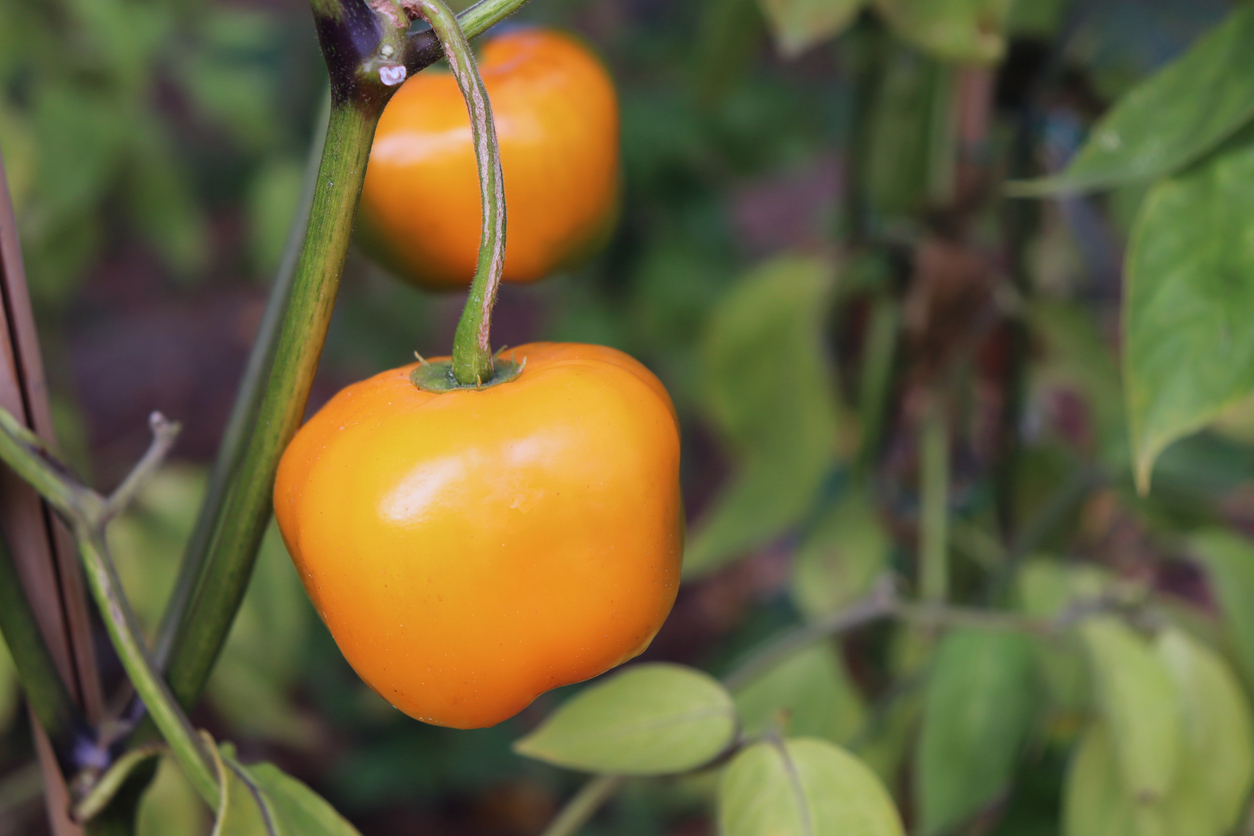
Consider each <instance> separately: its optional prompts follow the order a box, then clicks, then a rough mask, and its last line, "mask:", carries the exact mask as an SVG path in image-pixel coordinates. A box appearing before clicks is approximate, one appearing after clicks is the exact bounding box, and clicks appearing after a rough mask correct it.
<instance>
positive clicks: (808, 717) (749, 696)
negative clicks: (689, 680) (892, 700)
mask: <svg viewBox="0 0 1254 836" xmlns="http://www.w3.org/2000/svg"><path fill="white" fill-rule="evenodd" d="M736 711H737V712H738V713H739V714H740V722H741V725H742V726H743V729H744V733H745V734H747V735H755V734H762V733H764V732H766V731H768V730H769V729H771V728H774V727H776V725H777V724H779V723H780V722H781V720H782V722H783V727H784V729H785V730H786V731H787V732H788V734H791V735H794V736H797V737H821V738H823V739H824V740H830V741H831V742H833V743H844V742H845V741H847V740H848V739H849V738H850V737H851V736H853V735H854V734H855V733H856V732H857V731H858V730H859V729H861V728H862V725H863V722H864V721H865V719H866V709H865V707H864V706H863V704H862V698H861V697H860V696H859V694H858V691H857V689H856V688H855V687H854V685H853V683H852V682H850V681H849V674H848V673H847V672H846V671H845V666H844V664H843V662H842V661H841V659H840V657H839V656H838V654H837V653H836V651H835V650H834V648H832V647H830V646H828V645H825V644H814V645H811V646H810V647H808V648H806V649H805V650H801V651H798V652H797V653H794V654H793V655H791V656H789V657H788V658H786V659H785V660H784V661H783V662H780V663H779V664H778V665H776V666H775V667H773V668H771V669H770V670H768V671H767V672H766V673H764V674H762V675H761V676H759V677H758V678H757V679H754V680H753V681H752V682H750V683H748V684H747V685H746V686H745V687H743V688H741V689H740V690H739V691H737V692H736Z"/></svg>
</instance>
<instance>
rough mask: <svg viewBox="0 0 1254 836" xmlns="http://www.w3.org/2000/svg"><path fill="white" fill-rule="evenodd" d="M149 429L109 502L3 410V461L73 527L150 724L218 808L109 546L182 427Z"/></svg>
mask: <svg viewBox="0 0 1254 836" xmlns="http://www.w3.org/2000/svg"><path fill="white" fill-rule="evenodd" d="M151 423H152V430H153V443H152V445H151V446H150V447H149V449H148V452H147V453H145V454H144V457H143V458H142V459H141V460H140V462H139V464H138V465H136V467H135V469H134V470H133V471H132V473H131V474H130V475H129V476H127V478H126V479H124V480H123V482H122V484H121V486H119V488H118V489H117V490H116V491H115V492H114V493H113V495H112V496H110V497H108V498H105V497H102V496H100V495H98V494H96V493H95V492H94V491H92V490H90V489H88V488H86V487H84V486H82V485H80V484H78V483H77V482H76V481H74V480H73V479H72V478H71V477H70V476H69V469H68V468H66V467H65V466H64V465H62V464H60V463H59V462H57V461H56V460H55V459H53V458H52V456H51V455H50V454H49V452H48V451H47V449H46V448H45V447H44V446H43V444H42V442H41V441H40V440H39V439H38V438H37V437H36V436H35V435H34V434H33V433H31V432H30V431H29V430H27V429H26V428H25V427H23V426H22V425H21V424H20V423H18V421H17V419H15V418H14V417H13V416H12V415H11V414H9V413H8V412H7V411H5V410H3V409H0V459H3V460H4V461H5V463H6V464H8V465H9V466H10V467H11V468H13V470H14V471H16V472H17V473H18V474H19V475H20V476H21V477H22V478H23V479H25V480H26V481H27V482H29V483H30V484H31V486H32V487H34V488H35V490H36V491H38V492H39V494H40V495H41V496H43V498H44V499H46V500H47V501H48V503H49V504H50V505H52V507H53V508H54V509H55V510H56V512H57V513H58V514H60V515H61V517H62V518H64V519H65V521H66V522H67V523H68V524H69V525H70V528H71V530H72V531H73V533H74V538H75V541H76V542H77V545H78V552H79V557H80V558H81V560H82V562H83V569H84V574H85V575H86V576H87V585H88V587H89V588H90V589H91V593H92V597H93V598H94V599H95V601H96V606H97V607H98V608H99V610H100V615H101V618H102V619H103V620H104V624H105V629H106V631H107V632H108V634H109V639H110V641H111V642H112V643H113V647H114V650H116V651H117V654H118V658H119V659H120V660H121V662H122V667H123V668H124V669H125V671H126V674H127V677H128V678H129V679H130V681H131V683H132V684H133V685H134V686H135V690H136V691H137V692H138V693H139V695H140V697H141V698H142V699H143V700H144V704H145V705H146V706H147V708H148V714H149V716H150V717H151V718H152V720H153V722H154V723H155V724H156V726H157V728H158V729H160V730H161V734H162V736H163V737H164V738H165V740H166V743H167V744H169V746H170V751H171V753H172V754H173V755H174V757H175V758H176V759H177V760H178V762H179V765H180V766H181V767H182V768H183V771H184V772H185V773H186V775H187V778H188V780H189V781H190V782H191V784H192V786H193V787H195V789H196V791H197V792H198V793H199V794H200V795H201V797H203V798H204V799H205V801H206V802H207V803H209V804H210V805H211V806H213V805H216V804H217V801H218V798H219V793H218V782H217V778H216V776H215V775H214V772H213V762H212V761H211V760H210V758H209V755H208V754H207V753H206V752H205V751H204V749H203V748H202V745H201V742H200V738H199V737H198V736H197V734H196V731H195V730H194V729H193V728H192V725H191V722H190V721H188V719H187V716H186V715H185V714H183V712H182V711H181V710H180V709H179V707H178V703H177V702H176V701H175V699H174V695H173V694H172V693H170V689H169V688H168V687H167V685H166V683H165V681H164V680H163V679H162V678H161V677H160V676H159V675H158V674H157V672H156V669H155V668H154V667H153V664H152V659H151V658H150V657H149V654H148V647H147V645H146V644H145V643H144V638H143V633H142V631H141V630H140V628H139V623H138V622H137V621H136V619H135V615H134V613H133V612H132V611H131V607H130V604H129V603H128V602H127V600H126V595H125V593H124V592H123V589H122V583H121V580H120V579H119V578H118V574H117V569H116V568H115V567H114V565H113V561H112V560H111V559H110V558H109V548H108V544H107V543H106V541H105V525H106V523H108V521H109V520H110V519H111V518H113V517H114V516H116V515H117V514H119V513H121V511H122V510H123V509H124V508H125V505H126V503H127V502H128V501H129V500H130V499H132V498H133V497H134V495H135V493H136V492H137V491H138V489H139V487H140V485H141V484H142V482H143V481H144V479H145V478H146V477H147V476H149V475H151V473H152V472H153V470H155V468H156V467H157V466H158V464H159V463H160V462H161V460H162V459H163V458H164V457H165V454H166V453H167V452H168V451H169V449H170V447H171V445H172V444H173V442H174V438H175V437H176V436H177V435H178V425H177V424H172V423H170V422H168V421H166V420H165V419H164V418H162V417H161V416H160V415H159V414H157V413H154V414H153V417H152V421H151Z"/></svg>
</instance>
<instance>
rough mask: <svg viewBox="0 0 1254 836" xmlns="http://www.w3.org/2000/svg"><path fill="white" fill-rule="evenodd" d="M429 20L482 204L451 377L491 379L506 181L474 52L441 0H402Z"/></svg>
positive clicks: (473, 381)
mask: <svg viewBox="0 0 1254 836" xmlns="http://www.w3.org/2000/svg"><path fill="white" fill-rule="evenodd" d="M402 5H403V6H404V7H405V9H406V10H412V11H413V12H414V13H415V14H417V15H419V16H421V17H422V18H423V19H424V20H426V21H427V22H428V23H430V24H431V28H432V30H433V31H434V32H435V34H436V37H437V38H438V39H439V41H440V44H441V45H442V46H443V48H444V55H445V57H446V58H447V59H448V64H449V68H450V69H451V70H452V71H453V78H455V79H456V80H457V86H458V87H459V88H460V89H461V92H462V98H464V99H465V101H466V110H467V112H468V113H469V114H470V133H471V137H472V139H473V140H474V145H475V162H476V163H477V164H478V167H479V201H480V204H481V206H482V208H483V228H482V230H481V233H480V241H479V262H478V264H477V265H476V267H475V276H474V280H473V281H472V282H471V285H470V294H469V296H468V297H467V299H466V307H465V309H464V310H463V311H462V316H461V319H460V320H459V321H458V323H457V332H456V334H455V335H454V337H453V365H452V373H453V378H454V379H455V380H456V381H457V382H458V383H459V384H460V385H462V386H482V385H483V384H484V383H486V382H488V381H489V380H491V379H492V373H493V371H494V369H493V364H492V342H491V336H490V333H489V332H490V330H491V324H492V307H493V306H494V305H495V304H496V294H497V291H498V290H499V288H500V285H501V273H502V271H503V270H504V268H505V186H504V178H503V176H502V174H501V152H500V148H498V146H497V141H496V124H495V123H494V122H493V119H492V105H491V103H490V102H489V101H488V90H487V88H486V87H484V85H483V78H482V77H481V76H480V75H479V68H478V67H477V66H476V65H475V56H474V53H473V52H471V49H470V44H469V43H468V42H467V40H466V36H465V35H464V34H463V33H462V30H461V28H460V27H459V26H458V22H457V18H456V17H455V16H454V15H453V13H452V12H450V11H449V10H448V7H447V6H445V5H444V3H442V2H441V0H402Z"/></svg>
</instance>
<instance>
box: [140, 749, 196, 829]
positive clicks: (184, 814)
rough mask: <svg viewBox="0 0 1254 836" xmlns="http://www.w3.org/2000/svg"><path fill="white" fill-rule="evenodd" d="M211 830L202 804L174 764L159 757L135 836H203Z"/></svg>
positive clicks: (145, 796) (168, 758) (170, 760)
mask: <svg viewBox="0 0 1254 836" xmlns="http://www.w3.org/2000/svg"><path fill="white" fill-rule="evenodd" d="M211 826H212V823H211V822H210V821H209V816H208V814H207V812H206V809H205V803H204V802H203V801H201V800H200V796H199V795H197V794H196V790H194V789H192V785H191V784H189V783H188V782H187V779H186V778H185V777H183V773H182V771H181V770H180V769H179V767H178V764H177V763H176V762H175V761H174V759H173V758H171V757H169V756H166V757H163V758H162V759H161V765H160V766H159V767H157V777H156V779H154V780H153V782H152V784H151V785H150V786H149V788H148V790H147V792H145V793H144V798H143V801H141V802H140V806H139V818H138V822H137V824H136V834H137V836H173V835H174V834H178V836H206V834H208V833H209V828H210V827H211Z"/></svg>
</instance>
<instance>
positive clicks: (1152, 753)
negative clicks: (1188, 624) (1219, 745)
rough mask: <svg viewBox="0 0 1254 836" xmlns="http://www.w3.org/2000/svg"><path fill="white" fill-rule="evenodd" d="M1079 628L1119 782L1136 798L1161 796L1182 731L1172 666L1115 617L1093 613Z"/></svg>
mask: <svg viewBox="0 0 1254 836" xmlns="http://www.w3.org/2000/svg"><path fill="white" fill-rule="evenodd" d="M1081 632H1082V635H1083V637H1084V641H1085V644H1086V645H1087V647H1088V651H1089V659H1090V663H1091V665H1092V668H1091V670H1092V675H1093V680H1094V684H1095V685H1096V690H1097V702H1098V705H1099V707H1100V709H1101V713H1102V716H1103V718H1104V720H1105V722H1106V723H1107V724H1109V726H1110V730H1111V734H1112V737H1113V742H1114V747H1115V759H1116V762H1117V763H1118V764H1119V772H1120V775H1121V776H1122V780H1123V785H1124V787H1125V788H1126V790H1127V791H1128V792H1129V793H1130V794H1131V795H1132V797H1134V798H1136V799H1137V800H1138V801H1141V802H1151V801H1154V800H1158V799H1162V798H1164V797H1165V796H1166V795H1167V792H1168V790H1170V789H1171V786H1172V783H1173V781H1174V780H1175V776H1176V771H1177V767H1178V760H1179V754H1180V749H1181V746H1182V736H1183V730H1182V728H1181V701H1180V695H1179V693H1178V691H1177V688H1176V684H1175V681H1174V679H1173V678H1172V675H1171V672H1170V671H1169V670H1168V668H1167V665H1166V664H1165V663H1164V662H1163V661H1162V659H1161V658H1160V657H1159V656H1158V655H1157V654H1155V653H1154V651H1153V650H1152V649H1151V648H1150V647H1149V645H1148V644H1147V643H1146V642H1145V641H1144V640H1142V639H1141V638H1140V637H1139V636H1138V635H1137V634H1136V633H1134V632H1132V630H1131V629H1129V628H1128V627H1126V626H1124V624H1123V623H1121V622H1119V621H1117V620H1115V619H1113V618H1109V617H1107V618H1095V619H1091V620H1089V621H1087V622H1086V623H1085V624H1084V626H1083V627H1082V628H1081Z"/></svg>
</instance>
